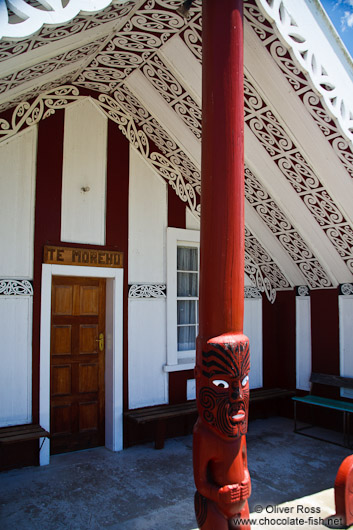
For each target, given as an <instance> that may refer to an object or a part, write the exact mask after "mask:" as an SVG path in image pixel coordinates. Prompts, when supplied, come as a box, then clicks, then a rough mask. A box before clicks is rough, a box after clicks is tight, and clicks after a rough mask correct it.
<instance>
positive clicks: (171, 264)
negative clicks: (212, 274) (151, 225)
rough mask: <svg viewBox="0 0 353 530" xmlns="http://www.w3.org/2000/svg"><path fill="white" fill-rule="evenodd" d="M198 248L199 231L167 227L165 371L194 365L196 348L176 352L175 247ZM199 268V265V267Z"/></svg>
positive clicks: (188, 367)
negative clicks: (179, 352)
mask: <svg viewBox="0 0 353 530" xmlns="http://www.w3.org/2000/svg"><path fill="white" fill-rule="evenodd" d="M178 246H186V247H193V248H195V247H197V248H198V249H199V248H200V231H199V230H187V229H182V228H167V364H166V365H165V366H164V370H165V371H166V372H175V371H180V370H192V369H193V368H194V367H195V360H196V350H190V351H188V352H182V353H181V355H179V354H178V332H177V321H178V314H177V247H178ZM199 269H200V267H199Z"/></svg>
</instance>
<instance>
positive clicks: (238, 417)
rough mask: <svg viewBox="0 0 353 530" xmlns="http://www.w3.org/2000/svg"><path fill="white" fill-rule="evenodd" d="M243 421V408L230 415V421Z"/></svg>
mask: <svg viewBox="0 0 353 530" xmlns="http://www.w3.org/2000/svg"><path fill="white" fill-rule="evenodd" d="M233 412H234V411H233ZM244 419H245V410H244V409H243V408H239V409H238V410H237V412H236V414H232V420H233V421H235V422H240V421H243V420H244Z"/></svg>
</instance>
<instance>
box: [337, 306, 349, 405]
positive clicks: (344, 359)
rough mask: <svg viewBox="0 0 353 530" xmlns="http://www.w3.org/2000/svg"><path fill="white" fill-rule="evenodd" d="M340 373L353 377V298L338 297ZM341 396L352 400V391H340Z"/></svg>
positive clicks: (344, 389)
mask: <svg viewBox="0 0 353 530" xmlns="http://www.w3.org/2000/svg"><path fill="white" fill-rule="evenodd" d="M338 308H339V326H340V371H341V375H342V376H346V377H353V325H352V315H353V296H339V297H338ZM341 396H344V397H347V398H353V390H351V389H348V388H342V389H341Z"/></svg>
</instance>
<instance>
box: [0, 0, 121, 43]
mask: <svg viewBox="0 0 353 530" xmlns="http://www.w3.org/2000/svg"><path fill="white" fill-rule="evenodd" d="M124 2H125V0H120V2H119V3H124ZM111 3H112V0H95V2H87V0H69V1H68V2H65V5H62V3H61V1H60V2H57V1H56V0H37V1H36V2H33V1H27V2H23V1H22V0H12V5H11V7H12V9H13V10H14V11H15V12H16V15H17V16H16V17H13V16H12V14H11V11H8V10H7V6H6V2H2V3H1V6H0V15H1V16H0V38H2V37H5V38H6V37H8V38H21V37H27V36H28V35H31V34H32V33H35V32H36V31H38V30H40V29H41V27H42V26H43V24H51V25H54V24H62V23H64V22H68V21H70V20H71V19H73V18H74V17H75V16H77V15H78V13H79V12H80V11H81V10H85V11H90V12H94V11H99V10H102V9H104V8H106V7H107V6H108V5H109V4H111ZM38 4H39V5H38Z"/></svg>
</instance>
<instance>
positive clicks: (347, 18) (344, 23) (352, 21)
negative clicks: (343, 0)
mask: <svg viewBox="0 0 353 530" xmlns="http://www.w3.org/2000/svg"><path fill="white" fill-rule="evenodd" d="M350 1H351V0H350ZM352 1H353V0H352ZM341 27H342V31H345V30H346V29H347V28H352V27H353V12H352V11H351V12H350V11H345V12H344V15H343V17H342V18H341Z"/></svg>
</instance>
